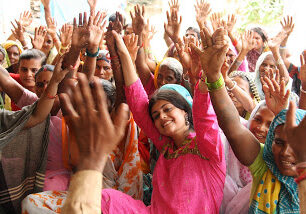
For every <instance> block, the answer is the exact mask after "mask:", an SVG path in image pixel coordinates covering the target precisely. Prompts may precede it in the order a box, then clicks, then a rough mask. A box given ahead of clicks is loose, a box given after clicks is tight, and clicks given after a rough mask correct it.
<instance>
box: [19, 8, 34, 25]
mask: <svg viewBox="0 0 306 214" xmlns="http://www.w3.org/2000/svg"><path fill="white" fill-rule="evenodd" d="M32 21H33V16H32V13H31V12H30V11H24V12H23V13H21V14H20V16H19V22H20V24H21V26H23V27H28V26H30V25H31V24H32Z"/></svg>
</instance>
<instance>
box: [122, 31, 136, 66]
mask: <svg viewBox="0 0 306 214" xmlns="http://www.w3.org/2000/svg"><path fill="white" fill-rule="evenodd" d="M123 40H124V43H125V46H126V48H127V49H128V51H129V53H130V56H131V58H132V60H133V63H135V61H136V57H137V52H138V49H139V46H137V43H138V35H135V34H134V33H132V34H129V35H126V36H124V37H123Z"/></svg>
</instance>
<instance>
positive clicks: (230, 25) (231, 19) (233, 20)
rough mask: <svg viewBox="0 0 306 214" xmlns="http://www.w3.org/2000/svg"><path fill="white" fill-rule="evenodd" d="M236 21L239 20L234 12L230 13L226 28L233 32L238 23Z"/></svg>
mask: <svg viewBox="0 0 306 214" xmlns="http://www.w3.org/2000/svg"><path fill="white" fill-rule="evenodd" d="M236 21H237V18H236V16H235V15H234V14H232V15H228V17H227V23H226V30H227V31H228V32H232V31H233V28H234V26H235V24H236Z"/></svg>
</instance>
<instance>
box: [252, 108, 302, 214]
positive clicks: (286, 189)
mask: <svg viewBox="0 0 306 214" xmlns="http://www.w3.org/2000/svg"><path fill="white" fill-rule="evenodd" d="M286 113H287V110H283V111H281V112H280V113H279V114H278V115H277V116H276V117H275V118H274V120H273V122H272V124H271V125H270V128H269V132H268V135H267V139H266V143H265V146H264V151H263V159H264V161H265V163H266V164H267V167H268V169H269V170H268V171H271V172H272V174H273V175H272V176H273V177H275V178H276V179H277V180H278V181H276V183H277V182H280V184H281V187H280V190H279V194H278V195H277V196H278V197H277V199H276V200H275V204H276V210H275V212H276V213H300V206H299V197H298V188H297V184H296V182H295V181H294V178H293V177H291V176H285V175H282V174H281V173H280V171H279V169H278V168H277V166H276V164H275V162H274V157H273V153H272V143H273V141H274V137H275V135H274V131H275V129H276V127H277V126H279V125H282V124H284V123H285V121H286ZM295 115H296V123H297V124H299V123H300V122H301V121H302V119H303V118H304V116H305V115H306V111H304V110H301V109H297V111H296V113H295ZM272 182H273V181H272ZM252 205H254V204H252ZM252 205H251V209H253V210H254V207H252ZM257 208H258V206H257ZM255 211H256V206H255ZM257 211H258V210H257Z"/></svg>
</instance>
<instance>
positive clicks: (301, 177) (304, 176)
mask: <svg viewBox="0 0 306 214" xmlns="http://www.w3.org/2000/svg"><path fill="white" fill-rule="evenodd" d="M298 173H299V177H297V178H296V179H294V180H295V182H296V183H297V184H299V183H300V182H301V181H303V180H305V179H306V169H303V170H302V171H300V172H298Z"/></svg>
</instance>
